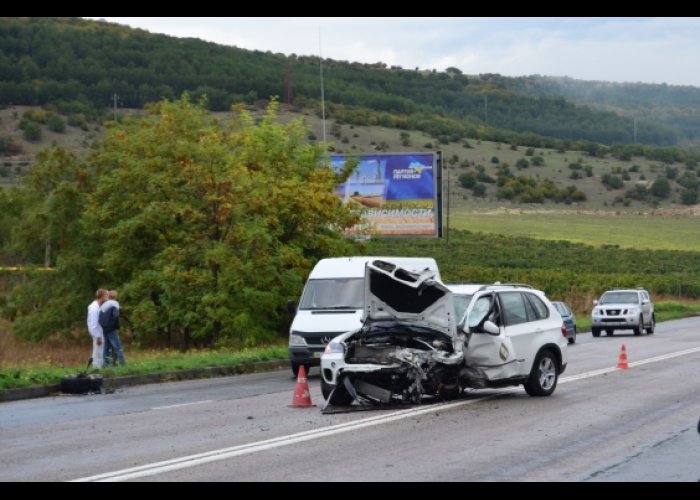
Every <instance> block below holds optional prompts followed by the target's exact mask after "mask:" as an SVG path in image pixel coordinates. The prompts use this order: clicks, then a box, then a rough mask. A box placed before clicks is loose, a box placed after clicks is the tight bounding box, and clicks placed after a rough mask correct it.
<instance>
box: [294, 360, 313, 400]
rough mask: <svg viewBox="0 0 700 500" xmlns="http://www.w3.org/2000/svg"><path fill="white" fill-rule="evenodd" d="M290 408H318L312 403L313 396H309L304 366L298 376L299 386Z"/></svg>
mask: <svg viewBox="0 0 700 500" xmlns="http://www.w3.org/2000/svg"><path fill="white" fill-rule="evenodd" d="M289 406H290V408H308V407H309V406H316V405H315V404H313V403H312V402H311V394H309V384H308V383H307V382H306V368H304V365H300V366H299V375H298V376H297V386H296V387H295V388H294V397H293V398H292V404H290V405H289Z"/></svg>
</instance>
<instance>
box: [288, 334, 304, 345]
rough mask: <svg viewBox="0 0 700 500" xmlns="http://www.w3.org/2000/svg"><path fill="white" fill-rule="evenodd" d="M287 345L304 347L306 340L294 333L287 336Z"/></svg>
mask: <svg viewBox="0 0 700 500" xmlns="http://www.w3.org/2000/svg"><path fill="white" fill-rule="evenodd" d="M289 345H306V339H305V338H304V337H302V336H301V335H297V334H296V333H290V334H289Z"/></svg>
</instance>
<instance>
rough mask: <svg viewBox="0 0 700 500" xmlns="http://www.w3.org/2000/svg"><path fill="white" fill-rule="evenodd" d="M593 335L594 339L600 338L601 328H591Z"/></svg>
mask: <svg viewBox="0 0 700 500" xmlns="http://www.w3.org/2000/svg"><path fill="white" fill-rule="evenodd" d="M591 333H592V334H593V336H594V337H600V328H591Z"/></svg>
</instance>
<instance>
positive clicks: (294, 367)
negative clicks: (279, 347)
mask: <svg viewBox="0 0 700 500" xmlns="http://www.w3.org/2000/svg"><path fill="white" fill-rule="evenodd" d="M302 365H303V366H304V371H305V372H306V376H307V377H308V376H309V370H311V366H309V365H305V364H304V363H295V362H294V361H292V373H293V374H294V378H297V377H298V376H299V367H300V366H302Z"/></svg>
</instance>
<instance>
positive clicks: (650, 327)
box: [647, 314, 656, 335]
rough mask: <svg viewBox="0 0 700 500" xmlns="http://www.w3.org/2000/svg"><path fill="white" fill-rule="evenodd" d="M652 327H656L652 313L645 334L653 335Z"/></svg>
mask: <svg viewBox="0 0 700 500" xmlns="http://www.w3.org/2000/svg"><path fill="white" fill-rule="evenodd" d="M654 328H656V316H654V315H653V314H652V315H651V323H649V327H648V328H647V335H653V334H654Z"/></svg>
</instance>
